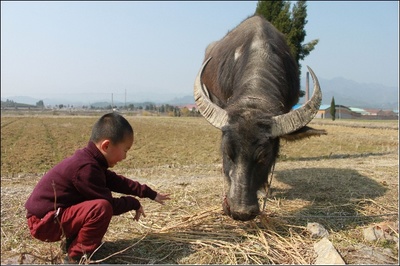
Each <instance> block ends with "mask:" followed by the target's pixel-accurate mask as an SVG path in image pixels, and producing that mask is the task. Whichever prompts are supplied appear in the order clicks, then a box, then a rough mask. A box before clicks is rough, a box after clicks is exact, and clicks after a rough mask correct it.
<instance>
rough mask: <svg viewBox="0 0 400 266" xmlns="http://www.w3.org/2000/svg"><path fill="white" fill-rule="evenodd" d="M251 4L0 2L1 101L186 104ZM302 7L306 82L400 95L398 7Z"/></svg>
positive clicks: (327, 4) (336, 4)
mask: <svg viewBox="0 0 400 266" xmlns="http://www.w3.org/2000/svg"><path fill="white" fill-rule="evenodd" d="M256 4H257V1H245V2H236V1H232V2H225V1H222V2H214V1H210V2H180V1H179V2H135V1H132V2H130V1H122V2H92V1H89V2H80V1H77V2H68V1H67V2H59V1H55V2H51V1H49V2H47V1H45V2H31V1H28V2H13V1H10V2H8V1H2V2H1V97H2V98H5V97H10V96H20V95H23V96H32V97H36V98H39V97H52V96H57V95H60V94H65V93H66V94H74V93H81V92H82V93H91V94H93V96H95V95H102V94H103V95H109V94H110V93H115V94H116V95H118V94H119V95H121V94H124V91H125V90H127V93H128V94H130V95H132V94H135V93H140V92H146V91H147V92H150V93H154V94H156V93H159V92H160V91H162V92H163V93H165V94H167V93H168V94H182V95H191V94H192V90H193V83H194V79H195V76H196V75H197V72H198V70H199V68H200V66H201V63H202V60H203V57H204V50H205V48H206V47H207V45H208V44H209V43H210V42H212V41H215V40H218V39H220V38H222V37H223V36H224V35H225V34H226V33H227V32H228V30H231V29H232V28H234V27H235V26H236V25H237V24H239V23H240V22H241V21H242V20H243V19H245V18H246V17H248V16H249V15H252V14H253V13H254V11H255V9H256ZM307 6H308V8H307V14H308V16H307V20H308V24H307V25H306V28H305V29H306V32H307V37H306V42H308V41H310V40H313V39H319V40H320V42H319V44H318V45H317V46H316V48H315V50H314V51H312V53H311V54H310V55H309V56H308V57H306V58H305V60H304V61H302V62H301V64H302V66H303V68H302V72H303V74H304V75H305V73H306V69H305V67H306V65H309V66H311V67H312V68H313V70H314V72H315V73H316V74H317V76H318V77H321V78H324V79H332V78H335V77H343V78H346V79H351V80H354V81H356V82H360V83H380V84H383V85H387V86H393V87H398V71H399V67H398V62H399V54H398V50H399V29H398V2H397V1H393V2H383V1H377V2H336V1H334V2H314V1H311V2H307ZM302 83H304V82H302ZM303 86H304V85H303ZM167 100H168V99H167Z"/></svg>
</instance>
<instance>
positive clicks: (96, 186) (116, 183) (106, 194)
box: [25, 141, 157, 218]
mask: <svg viewBox="0 0 400 266" xmlns="http://www.w3.org/2000/svg"><path fill="white" fill-rule="evenodd" d="M107 168H108V163H107V160H106V158H105V157H104V155H103V154H102V153H101V152H100V151H99V149H98V148H97V147H96V145H95V144H94V143H93V142H91V141H90V142H89V143H88V145H87V146H86V147H85V148H83V149H80V150H77V151H76V152H75V154H74V155H73V156H71V157H69V158H66V159H65V160H63V161H62V162H60V163H59V164H57V165H56V166H55V167H54V168H52V169H51V170H50V171H49V172H47V173H46V174H45V175H44V176H43V177H42V179H41V180H40V181H39V183H38V184H37V185H36V187H35V188H34V190H33V192H32V194H31V195H30V197H29V198H28V200H27V202H26V203H25V208H26V209H27V218H29V217H30V216H32V215H35V216H36V217H38V218H42V217H44V216H45V215H46V213H48V212H49V211H52V210H54V209H55V208H54V203H56V208H59V207H61V208H67V207H70V206H72V205H75V204H78V203H81V202H83V201H87V200H93V199H105V200H107V201H109V202H110V203H111V205H112V206H113V210H114V215H119V214H122V213H125V212H128V211H131V210H138V209H139V208H140V202H139V201H138V200H137V199H136V198H134V197H131V196H122V197H120V198H114V197H113V196H112V194H111V191H114V192H118V193H122V194H125V195H134V196H138V197H140V198H144V197H147V198H150V199H152V200H154V199H155V198H156V196H157V192H155V191H154V190H152V189H151V188H150V187H148V186H147V185H141V184H140V183H138V182H135V181H133V180H131V179H128V178H126V177H123V176H121V175H117V174H116V173H115V172H112V171H110V170H108V169H107Z"/></svg>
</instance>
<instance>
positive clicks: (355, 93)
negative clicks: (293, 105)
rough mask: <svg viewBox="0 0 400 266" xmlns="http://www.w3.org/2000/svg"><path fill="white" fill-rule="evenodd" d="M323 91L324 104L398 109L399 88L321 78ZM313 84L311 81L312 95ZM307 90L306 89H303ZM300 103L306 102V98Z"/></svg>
mask: <svg viewBox="0 0 400 266" xmlns="http://www.w3.org/2000/svg"><path fill="white" fill-rule="evenodd" d="M318 80H319V83H320V86H321V90H322V104H330V103H331V100H332V97H334V98H335V103H336V104H338V105H345V106H351V107H359V108H363V107H364V108H379V109H398V105H399V101H398V99H399V93H398V87H397V88H396V87H388V86H385V85H382V84H377V83H368V84H367V83H358V82H355V81H352V80H348V79H345V78H334V79H330V80H328V79H323V78H319V79H318ZM313 86H314V85H313V83H312V82H311V81H310V94H312V88H313ZM302 90H305V88H302ZM300 102H304V98H302V99H301V101H300Z"/></svg>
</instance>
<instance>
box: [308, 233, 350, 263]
mask: <svg viewBox="0 0 400 266" xmlns="http://www.w3.org/2000/svg"><path fill="white" fill-rule="evenodd" d="M314 250H315V252H316V253H317V259H316V261H315V264H316V265H333V264H338V265H345V264H346V263H345V262H344V261H343V259H342V257H341V256H340V255H339V253H338V252H337V250H336V249H335V247H334V246H333V244H332V243H331V241H329V240H328V238H327V237H323V238H322V239H321V240H320V241H318V242H317V243H315V244H314Z"/></svg>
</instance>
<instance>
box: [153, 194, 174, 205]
mask: <svg viewBox="0 0 400 266" xmlns="http://www.w3.org/2000/svg"><path fill="white" fill-rule="evenodd" d="M169 195H170V194H161V193H157V196H156V198H155V199H154V200H155V201H156V202H158V203H160V204H164V201H165V200H170V199H171V198H170V197H169Z"/></svg>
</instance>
